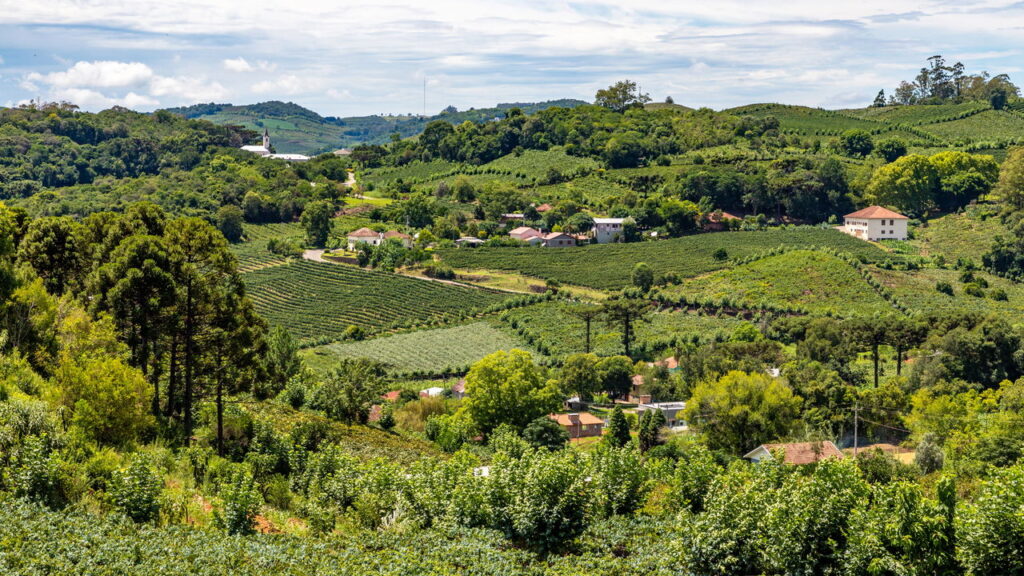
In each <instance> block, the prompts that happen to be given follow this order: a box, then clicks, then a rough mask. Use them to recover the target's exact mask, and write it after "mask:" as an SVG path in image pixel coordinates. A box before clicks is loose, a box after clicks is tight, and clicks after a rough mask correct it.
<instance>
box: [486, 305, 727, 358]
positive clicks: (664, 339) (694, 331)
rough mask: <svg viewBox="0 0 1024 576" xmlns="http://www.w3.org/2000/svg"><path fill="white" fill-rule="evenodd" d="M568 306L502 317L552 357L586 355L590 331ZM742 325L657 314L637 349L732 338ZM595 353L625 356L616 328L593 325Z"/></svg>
mask: <svg viewBox="0 0 1024 576" xmlns="http://www.w3.org/2000/svg"><path fill="white" fill-rule="evenodd" d="M568 306H569V304H568V303H566V302H544V303H541V304H535V305H533V306H526V307H523V308H517V309H515V310H509V311H507V312H504V313H502V315H501V319H502V321H503V322H505V324H506V325H508V326H509V328H510V329H512V330H515V331H516V332H517V333H518V334H519V335H520V336H522V337H523V338H524V339H525V340H526V341H527V342H530V344H531V345H532V346H533V347H534V348H536V349H538V350H540V351H541V352H543V353H544V354H546V355H549V356H559V357H561V356H567V355H569V354H576V353H580V352H583V351H585V332H586V327H585V325H584V323H583V321H582V320H580V319H578V318H576V317H574V316H572V314H570V313H569V312H568V310H567V307H568ZM740 323H741V320H738V319H736V318H732V317H721V318H719V317H715V316H705V315H700V314H696V313H692V312H682V311H671V312H656V313H653V314H651V315H650V316H649V321H648V322H645V323H640V324H639V325H637V334H636V343H635V344H634V348H635V349H636V351H638V352H639V353H640V354H641V355H643V354H644V353H648V354H654V353H657V352H660V351H661V350H662V349H663V348H667V347H670V346H672V345H673V344H674V343H676V342H679V341H682V340H688V339H690V338H691V337H694V336H696V337H698V338H701V339H703V340H712V339H714V338H715V336H716V335H718V336H721V337H728V336H729V335H730V334H732V332H733V330H735V329H736V326H738V325H739V324H740ZM591 351H592V352H594V353H595V354H598V355H601V356H614V355H617V354H622V353H623V348H622V336H621V334H620V333H619V332H617V331H616V328H615V327H610V326H607V325H605V324H604V323H602V322H601V321H599V320H595V321H594V322H593V323H592V324H591Z"/></svg>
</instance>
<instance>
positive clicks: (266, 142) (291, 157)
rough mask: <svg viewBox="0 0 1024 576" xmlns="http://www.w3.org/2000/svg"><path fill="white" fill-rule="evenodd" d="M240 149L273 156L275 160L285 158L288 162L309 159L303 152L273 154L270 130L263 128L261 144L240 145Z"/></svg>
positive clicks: (263, 155)
mask: <svg viewBox="0 0 1024 576" xmlns="http://www.w3.org/2000/svg"><path fill="white" fill-rule="evenodd" d="M242 150H245V151H246V152H252V153H253V154H257V155H259V156H262V157H264V158H275V159H277V160H287V161H288V162H305V161H306V160H309V156H305V155H303V154H274V153H273V152H271V151H270V150H271V148H270V132H269V131H268V130H267V129H266V128H264V129H263V144H262V145H259V146H257V145H250V146H242Z"/></svg>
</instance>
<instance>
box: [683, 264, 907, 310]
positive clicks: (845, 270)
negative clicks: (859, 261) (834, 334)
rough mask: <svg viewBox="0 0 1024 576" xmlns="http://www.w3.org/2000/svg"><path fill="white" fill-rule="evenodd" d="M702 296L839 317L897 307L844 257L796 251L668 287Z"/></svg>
mask: <svg viewBox="0 0 1024 576" xmlns="http://www.w3.org/2000/svg"><path fill="white" fill-rule="evenodd" d="M665 293H666V294H670V295H673V294H685V295H686V296H688V297H692V298H697V299H711V300H721V299H723V298H728V299H730V300H732V301H733V302H743V303H746V304H748V305H775V306H783V307H798V308H803V309H805V310H807V311H808V312H811V313H815V314H821V313H833V314H836V315H839V316H850V315H855V314H856V315H859V314H873V313H875V312H891V311H892V306H891V305H890V304H889V303H888V302H886V301H885V300H884V299H883V298H882V297H881V296H879V295H878V293H876V292H875V291H874V289H872V288H871V286H869V285H868V284H867V282H866V281H865V280H864V278H863V277H861V275H860V273H859V272H858V271H857V270H855V269H854V268H853V267H852V266H850V265H849V264H847V263H846V262H844V261H843V260H841V259H839V258H836V257H835V256H831V255H829V254H824V253H821V252H811V251H805V250H795V251H792V252H787V253H785V254H780V255H777V256H770V257H768V258H764V259H761V260H756V261H754V262H751V263H749V264H745V265H742V266H737V267H735V268H732V269H730V270H722V271H719V272H715V273H712V274H708V275H707V276H701V277H699V278H692V279H690V280H687V281H685V282H683V283H682V284H681V285H679V286H674V287H671V288H668V289H666V290H665Z"/></svg>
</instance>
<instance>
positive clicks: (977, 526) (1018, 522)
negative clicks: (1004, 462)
mask: <svg viewBox="0 0 1024 576" xmlns="http://www.w3.org/2000/svg"><path fill="white" fill-rule="evenodd" d="M1022 507H1024V464H1017V465H1015V466H1012V467H1010V468H1008V469H1006V470H1001V471H997V472H995V473H994V474H993V476H992V477H991V478H989V479H988V480H983V481H982V482H981V487H980V489H979V493H978V495H977V496H976V497H975V498H974V500H973V503H972V504H971V505H968V506H965V507H964V511H963V514H958V516H957V523H956V536H957V557H958V559H959V560H960V562H961V563H962V564H963V566H964V568H965V569H966V571H967V573H968V574H1024V557H1022V556H1021V555H1020V554H1019V553H1018V551H1019V550H1024V516H1022V515H1021V513H1020V510H1021V508H1022Z"/></svg>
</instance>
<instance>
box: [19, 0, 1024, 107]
mask: <svg viewBox="0 0 1024 576" xmlns="http://www.w3.org/2000/svg"><path fill="white" fill-rule="evenodd" d="M1022 38H1024V2H1013V1H995V0H992V1H986V0H982V1H975V2H971V1H945V0H943V1H929V0H915V1H905V0H887V1H881V0H858V1H856V2H852V1H844V2H830V1H826V0H818V1H810V0H790V1H787V2H767V1H758V2H751V1H740V0H720V1H716V2H708V1H701V2H691V1H666V0H657V1H655V0H637V1H633V2H629V1H626V0H616V1H615V2H610V1H608V2H606V1H597V2H591V1H584V0H580V1H576V2H562V1H554V0H536V1H525V0H505V1H494V0H472V1H458V2H456V1H447V0H433V1H425V0H417V1H415V2H411V1H407V0H392V1H387V2H369V1H362V2H353V1H349V0H341V1H337V0H336V1H333V2H316V1H310V0H289V1H287V2H282V1H280V0H274V1H269V0H246V1H245V2H241V1H231V2H227V1H217V0H206V1H203V0H161V1H157V0H131V1H126V0H120V1H97V0H47V1H45V2H43V1H40V0H28V1H26V0H0V105H8V106H9V105H13V104H17V103H19V102H23V101H26V100H28V99H31V98H41V99H43V100H69V101H72V102H75V103H76V104H79V105H80V106H81V107H82V108H83V109H86V110H100V109H104V108H108V107H110V106H112V105H124V106H128V107H130V108H135V109H138V110H153V109H155V108H159V107H167V106H177V105H182V104H191V103H196V102H211V101H212V102H231V103H235V104H248V103H254V102H260V101H264V100H285V101H294V102H297V103H299V104H301V105H303V106H307V107H309V108H312V109H313V110H316V111H317V112H320V113H321V114H324V115H337V116H352V115H362V114H376V113H407V112H412V113H419V112H421V111H422V110H423V83H424V80H426V83H427V111H428V112H431V113H433V112H436V111H438V110H440V109H441V108H443V107H445V106H447V105H449V104H451V105H454V106H457V107H459V108H460V109H462V108H468V107H470V106H476V107H483V106H490V105H493V104H495V103H498V102H514V101H519V102H528V101H539V100H547V99H555V98H580V99H584V100H590V99H592V98H593V94H594V92H595V91H596V90H597V89H598V88H601V87H603V86H607V85H608V84H610V83H612V82H614V81H616V80H619V79H622V78H630V79H633V80H635V81H637V82H639V83H640V85H641V87H642V89H643V90H644V91H645V92H649V93H650V94H651V96H652V97H653V98H654V99H655V100H662V99H664V97H665V96H667V95H671V96H672V97H673V98H674V99H675V101H676V102H678V103H682V104H687V105H690V106H708V107H712V108H716V109H721V108H726V107H730V106H736V105H741V104H749V103H754V102H784V103H790V104H804V105H810V106H822V107H826V108H843V107H852V106H863V105H866V104H868V103H870V101H871V100H872V99H873V98H874V96H875V94H876V93H877V92H878V90H879V88H885V89H886V90H887V91H889V90H891V88H893V87H894V86H895V85H896V84H897V83H898V82H899V80H901V79H909V78H912V77H913V76H914V75H915V73H916V71H917V70H918V69H919V68H920V67H921V66H922V65H923V64H924V61H925V59H926V58H927V57H928V56H931V55H933V54H943V55H945V56H946V57H947V59H949V60H951V61H955V60H960V61H963V62H964V64H965V65H966V66H967V69H968V71H970V72H978V71H981V70H988V71H989V72H992V73H1008V74H1010V76H1011V78H1012V79H1014V80H1016V81H1017V82H1018V83H1024V73H1021V68H1020V66H1021V63H1022V62H1024V59H1022V57H1021V56H1022V52H1024V49H1022V46H1024V42H1022V40H1021V39H1022Z"/></svg>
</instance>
